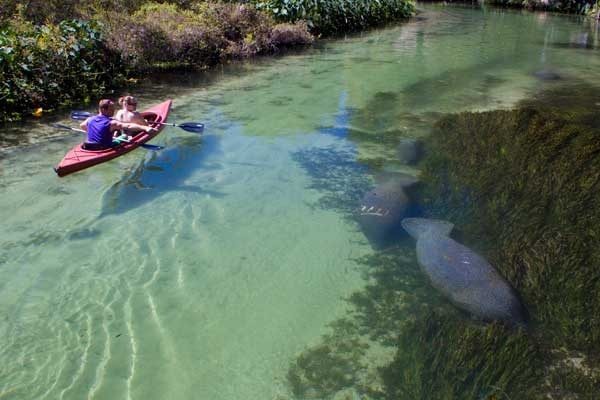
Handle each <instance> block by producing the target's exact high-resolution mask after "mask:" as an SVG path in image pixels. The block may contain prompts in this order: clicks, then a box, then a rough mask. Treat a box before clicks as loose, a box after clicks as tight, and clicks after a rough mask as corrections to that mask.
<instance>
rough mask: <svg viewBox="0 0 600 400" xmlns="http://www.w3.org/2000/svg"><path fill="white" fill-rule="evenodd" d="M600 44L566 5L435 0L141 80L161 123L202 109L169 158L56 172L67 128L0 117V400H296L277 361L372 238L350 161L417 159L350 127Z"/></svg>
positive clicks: (532, 86) (335, 311) (502, 87)
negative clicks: (356, 27) (303, 46)
mask: <svg viewBox="0 0 600 400" xmlns="http://www.w3.org/2000/svg"><path fill="white" fill-rule="evenodd" d="M582 42H584V43H585V46H580V44H581V43H582ZM594 46H595V47H596V49H592V50H590V49H589V48H588V47H594ZM598 46H600V39H599V37H598V30H597V29H596V27H595V26H593V25H590V24H589V23H587V22H585V21H582V20H579V19H576V18H568V17H560V16H552V15H548V14H530V13H518V12H503V11H497V10H490V9H488V10H481V9H471V8H460V7H441V6H426V7H423V13H422V14H420V16H419V17H417V18H415V19H414V20H413V21H411V22H408V23H404V24H401V25H399V26H395V27H390V28H387V29H382V30H376V31H372V32H369V33H365V34H362V35H358V36H352V37H348V38H345V39H339V40H333V41H327V42H322V43H320V44H319V45H317V46H316V47H315V48H313V49H310V50H307V51H305V52H301V53H297V54H291V55H287V56H285V57H280V58H269V59H263V60H259V61H256V62H252V63H246V64H243V65H235V66H230V67H227V68H223V69H221V70H218V71H213V72H212V73H211V74H205V75H202V76H194V75H177V76H171V77H166V76H165V77H164V79H161V80H157V81H156V82H153V83H152V84H151V85H146V86H143V87H140V88H139V90H138V91H137V92H136V94H138V95H139V97H140V100H141V101H140V104H142V105H143V104H147V105H150V104H151V103H154V102H157V101H159V100H162V99H163V98H166V97H171V98H173V99H174V105H175V107H174V109H173V112H172V114H171V117H170V119H171V120H172V121H177V122H184V121H202V122H204V123H205V124H206V132H205V134H204V135H203V136H202V137H199V136H195V135H194V134H191V133H186V132H184V131H182V130H178V129H175V128H172V129H169V130H167V131H165V132H163V133H162V134H161V135H160V136H159V137H158V138H157V139H156V140H155V143H157V144H161V145H164V146H166V149H165V150H163V151H160V152H146V151H145V150H137V151H135V152H133V153H130V154H128V155H126V156H124V157H121V158H119V159H116V160H114V161H112V162H109V163H106V164H103V165H101V166H97V167H95V168H92V169H89V170H86V171H84V172H81V173H77V174H74V175H71V176H68V177H66V178H63V179H59V178H57V177H56V176H55V174H54V172H53V171H52V168H51V167H52V166H53V165H55V164H56V163H57V162H58V161H59V160H60V158H61V157H62V156H63V154H64V153H65V151H66V150H67V149H68V148H69V147H70V146H72V145H74V144H75V143H77V142H78V141H79V140H80V139H81V138H80V137H79V135H77V134H75V135H72V134H70V133H68V132H66V133H65V132H57V131H53V130H51V129H50V128H48V127H46V126H45V125H44V124H42V123H40V124H27V125H25V126H21V127H18V128H11V129H8V130H5V131H4V132H2V135H1V136H2V146H3V150H2V152H1V153H0V190H1V193H2V195H1V196H0V219H1V221H2V222H1V224H0V338H1V339H0V399H83V398H88V399H191V398H194V399H211V400H217V399H228V400H234V399H287V398H291V397H292V396H291V394H290V393H289V388H288V385H287V383H286V373H287V369H288V367H289V365H290V363H291V362H292V361H293V360H294V358H295V356H296V355H297V354H298V353H299V352H300V351H302V350H303V349H305V348H306V347H307V346H310V345H311V344H314V343H315V342H317V341H318V340H319V338H320V336H321V335H322V334H324V333H327V332H328V326H327V324H328V323H330V322H331V321H333V320H335V319H336V318H339V317H340V316H343V315H344V314H345V313H346V312H347V308H348V306H347V304H346V302H345V301H344V297H346V296H348V295H349V294H351V293H352V292H354V291H356V290H359V289H360V288H362V287H363V285H364V284H365V282H364V280H363V278H362V275H361V268H364V267H363V266H361V265H360V264H358V263H357V262H356V261H355V260H356V259H357V258H358V257H360V256H362V255H366V254H370V253H372V252H373V251H374V250H373V249H372V248H371V246H370V244H369V242H368V241H367V240H366V238H365V236H364V235H363V233H362V232H361V231H360V229H359V227H358V226H357V224H356V222H355V221H354V220H353V219H352V218H349V213H348V210H349V209H351V208H352V207H353V206H354V203H353V202H355V201H358V200H357V198H358V196H359V195H360V193H361V191H364V188H365V187H366V186H365V185H368V184H369V182H370V181H371V175H370V170H369V168H368V167H367V166H366V165H365V164H361V163H360V162H359V160H369V159H373V158H385V159H386V160H387V161H386V164H385V168H387V169H392V170H403V171H406V172H409V173H411V174H417V173H418V171H417V170H415V169H414V168H412V167H407V166H403V165H401V164H400V163H398V162H396V161H395V160H394V151H395V150H394V149H393V148H390V147H389V146H386V145H385V144H378V143H377V142H376V141H373V140H369V141H364V142H363V141H360V140H354V139H353V138H354V137H355V136H356V135H353V134H352V133H353V132H354V133H356V132H359V133H360V134H362V135H365V136H367V137H371V138H372V137H377V135H378V134H380V133H381V132H394V131H397V132H398V133H397V134H398V135H400V136H405V137H418V136H423V135H426V134H427V133H428V129H429V127H430V125H431V123H432V122H433V120H435V118H436V116H438V115H439V114H440V113H447V112H454V111H460V110H485V109H495V108H503V107H510V106H511V105H512V104H514V102H515V101H517V100H519V99H521V98H524V97H526V96H528V95H530V94H532V93H535V92H536V91H538V90H540V89H541V88H543V87H546V86H548V85H554V84H556V83H555V82H554V81H552V80H547V81H546V80H540V79H539V78H538V77H536V76H535V75H534V72H536V71H544V72H552V73H556V74H559V75H560V76H561V77H563V78H564V79H578V80H584V81H589V82H594V81H595V82H598V81H599V79H600V76H599V75H600V57H599V53H598V50H597V47H598ZM142 108H143V107H142ZM64 118H65V119H64V120H62V121H61V122H63V123H71V122H69V121H68V120H66V118H67V117H66V116H64ZM43 122H46V121H43ZM327 199H329V200H330V201H324V200H327Z"/></svg>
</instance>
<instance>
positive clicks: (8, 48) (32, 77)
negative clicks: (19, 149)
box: [0, 0, 414, 123]
mask: <svg viewBox="0 0 600 400" xmlns="http://www.w3.org/2000/svg"><path fill="white" fill-rule="evenodd" d="M354 3H356V4H354ZM353 5H354V7H344V4H343V3H341V2H334V1H331V2H323V4H319V8H317V5H316V4H313V3H312V2H308V1H285V2H279V1H275V0H273V1H269V2H262V3H257V4H252V3H244V4H240V3H212V2H172V3H153V2H137V3H136V4H134V5H131V8H130V9H127V8H126V9H122V8H121V7H119V10H122V11H120V12H116V11H111V9H109V10H107V9H104V8H101V7H99V6H98V5H95V4H94V3H93V2H91V3H88V2H83V4H82V5H79V6H78V7H76V8H73V7H67V6H62V7H57V8H53V9H50V8H48V6H44V5H43V4H37V5H36V4H34V5H30V6H29V7H24V6H19V5H17V4H12V6H11V5H10V4H9V5H8V6H7V7H6V9H4V10H3V14H4V15H3V16H4V17H7V18H6V19H5V20H4V22H3V23H2V24H1V25H0V60H1V61H2V63H0V65H1V67H0V80H1V81H2V82H3V84H2V85H1V86H0V110H1V111H0V123H1V122H9V121H17V120H21V119H23V118H25V117H26V116H29V115H34V116H38V117H39V116H41V115H43V114H44V113H49V112H52V111H54V110H55V109H59V108H65V107H68V106H70V105H72V104H80V103H90V102H92V100H96V99H97V98H98V97H100V96H106V95H114V94H115V91H116V90H119V92H122V91H123V89H124V88H125V89H127V88H128V85H131V84H134V83H135V82H136V81H137V80H138V79H140V78H142V79H143V76H144V75H145V74H148V73H151V72H153V71H157V70H161V71H165V70H173V69H201V70H202V69H207V68H211V67H214V66H215V65H218V64H223V63H228V62H230V61H231V60H235V59H243V58H249V57H255V56H260V55H268V54H274V53H279V52H281V51H284V50H286V49H291V48H299V47H302V46H307V45H310V44H311V43H313V42H314V40H315V37H322V35H333V34H340V33H344V32H352V31H356V30H361V29H367V28H369V27H372V26H377V25H381V24H384V23H389V22H392V21H397V20H400V19H405V18H408V17H410V16H411V15H412V14H413V12H414V5H413V3H412V1H411V0H385V1H372V0H361V1H356V2H353ZM113 9H116V8H113ZM42 16H43V18H42ZM41 21H44V22H43V23H42V22H41Z"/></svg>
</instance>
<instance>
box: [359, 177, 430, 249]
mask: <svg viewBox="0 0 600 400" xmlns="http://www.w3.org/2000/svg"><path fill="white" fill-rule="evenodd" d="M375 180H376V182H378V184H377V186H376V187H375V188H374V189H373V190H371V191H369V192H367V193H366V194H365V195H364V196H363V198H362V201H361V204H360V207H359V210H358V222H359V224H360V226H361V228H362V230H363V232H364V233H365V235H366V236H367V239H369V241H370V242H371V244H372V245H373V246H374V247H384V246H386V245H387V244H389V243H390V242H391V241H392V240H393V238H395V237H396V234H397V233H398V232H399V231H400V232H401V229H400V228H401V225H400V222H401V221H402V218H405V217H406V213H407V210H408V208H409V206H410V200H409V197H408V196H407V194H406V192H405V189H406V188H408V187H409V186H411V185H413V184H415V183H417V182H418V180H417V178H415V177H413V176H410V175H406V174H402V173H387V174H380V175H379V176H378V177H377V178H376V179H375Z"/></svg>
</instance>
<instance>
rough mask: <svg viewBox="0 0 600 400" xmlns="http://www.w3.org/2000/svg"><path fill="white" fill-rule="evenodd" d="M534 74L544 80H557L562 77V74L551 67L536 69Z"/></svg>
mask: <svg viewBox="0 0 600 400" xmlns="http://www.w3.org/2000/svg"><path fill="white" fill-rule="evenodd" d="M533 76H535V77H536V78H538V79H541V80H543V81H557V80H559V79H562V76H561V75H560V74H559V73H558V72H555V71H552V70H549V69H542V70H540V71H536V72H534V73H533Z"/></svg>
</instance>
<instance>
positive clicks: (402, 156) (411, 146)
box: [397, 138, 423, 165]
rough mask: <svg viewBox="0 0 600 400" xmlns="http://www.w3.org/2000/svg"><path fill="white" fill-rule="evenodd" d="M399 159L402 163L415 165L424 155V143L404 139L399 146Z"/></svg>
mask: <svg viewBox="0 0 600 400" xmlns="http://www.w3.org/2000/svg"><path fill="white" fill-rule="evenodd" d="M397 152H398V159H399V161H400V162H401V163H403V164H407V165H413V164H416V163H417V162H419V160H420V159H421V156H422V155H423V142H421V141H420V140H418V139H408V138H406V139H402V140H400V144H398V151H397Z"/></svg>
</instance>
